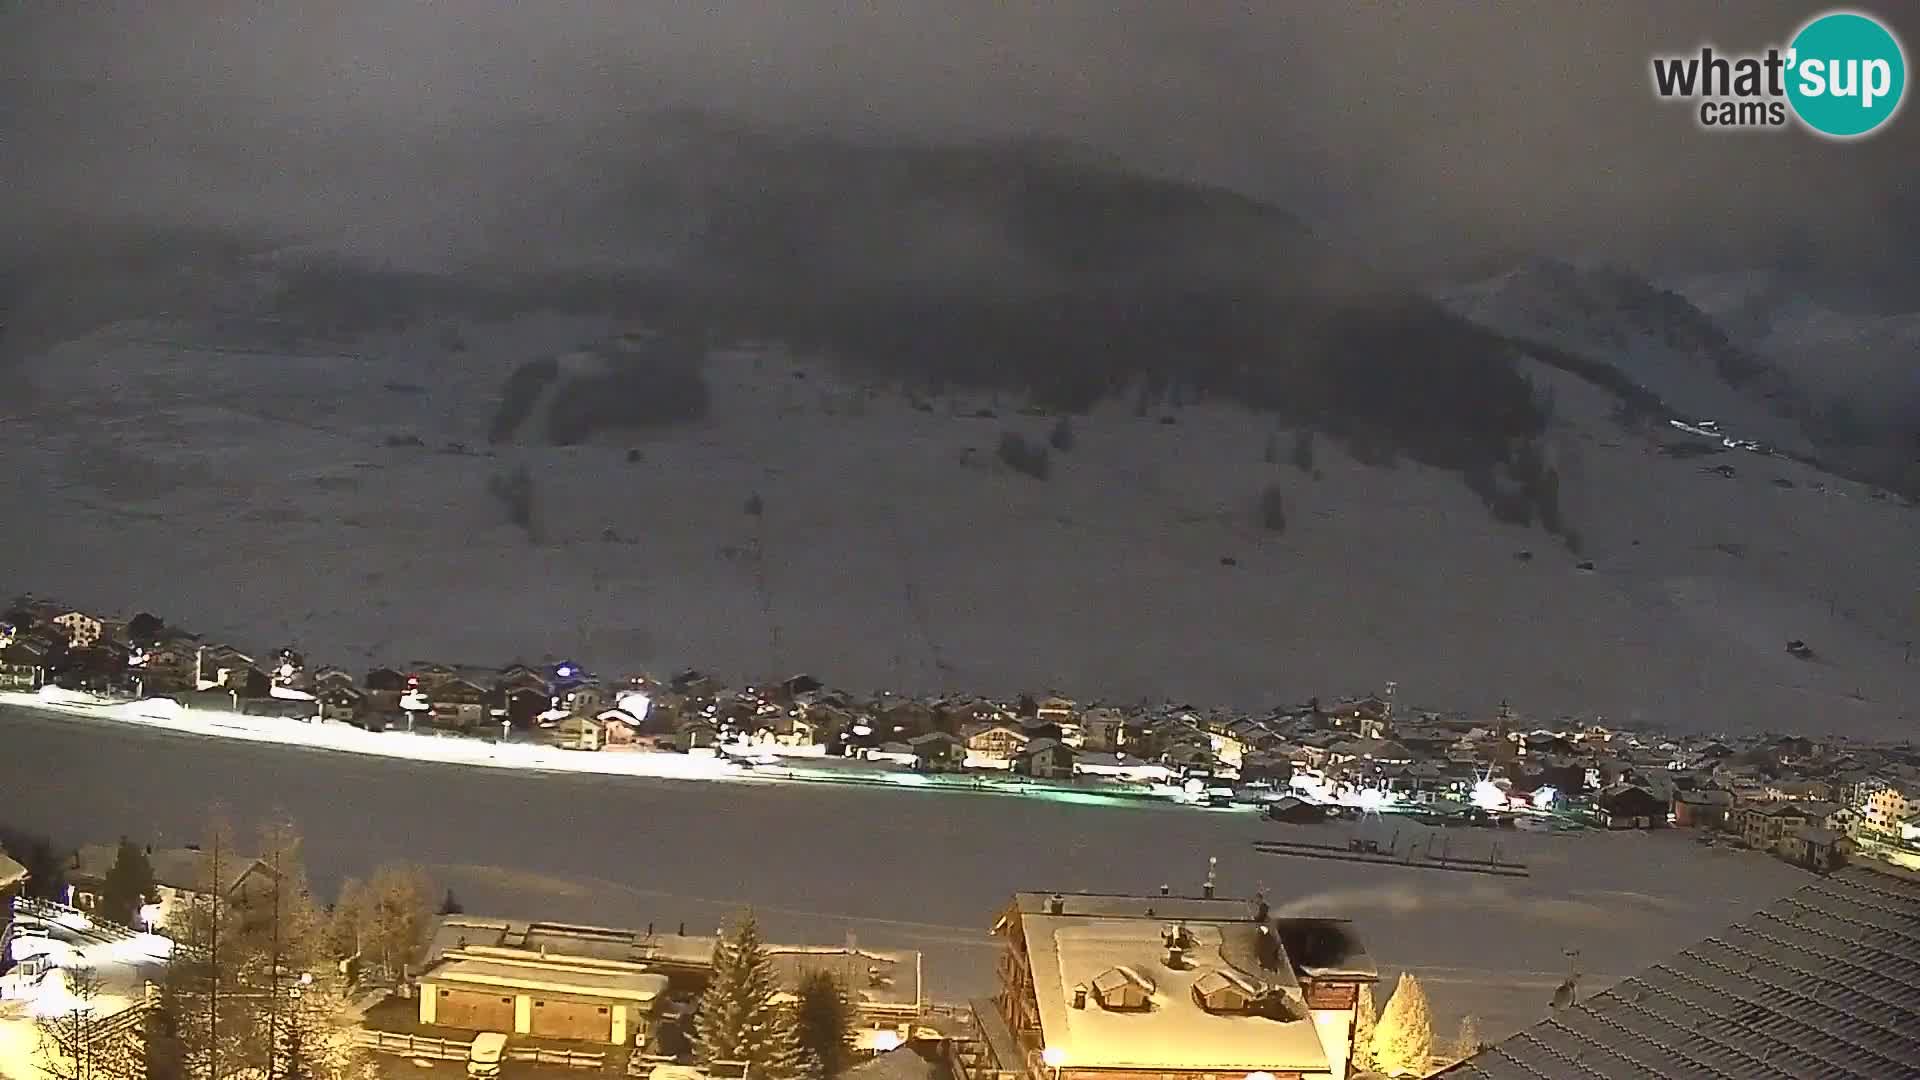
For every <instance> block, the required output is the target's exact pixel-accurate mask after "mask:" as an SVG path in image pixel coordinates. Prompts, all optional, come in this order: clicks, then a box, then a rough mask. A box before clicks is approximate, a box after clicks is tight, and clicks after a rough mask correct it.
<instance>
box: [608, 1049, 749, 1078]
mask: <svg viewBox="0 0 1920 1080" xmlns="http://www.w3.org/2000/svg"><path fill="white" fill-rule="evenodd" d="M679 1064H680V1062H678V1061H675V1060H674V1059H672V1058H670V1057H663V1056H661V1055H659V1054H635V1055H633V1056H632V1057H630V1058H628V1059H627V1075H628V1076H641V1077H644V1076H651V1075H653V1070H654V1069H655V1068H657V1067H659V1066H661V1065H679ZM701 1071H702V1072H704V1073H705V1074H706V1075H707V1077H708V1080H746V1076H747V1063H746V1062H744V1061H716V1062H714V1063H713V1064H711V1065H709V1066H707V1067H706V1068H705V1069H702V1070H701Z"/></svg>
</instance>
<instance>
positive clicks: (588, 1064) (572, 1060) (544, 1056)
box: [506, 1046, 607, 1069]
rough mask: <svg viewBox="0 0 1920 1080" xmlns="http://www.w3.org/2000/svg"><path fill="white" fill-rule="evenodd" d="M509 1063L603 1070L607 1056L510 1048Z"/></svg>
mask: <svg viewBox="0 0 1920 1080" xmlns="http://www.w3.org/2000/svg"><path fill="white" fill-rule="evenodd" d="M506 1056H507V1060H508V1061H531V1062H533V1063H534V1064H536V1065H564V1066H566V1067H567V1068H569V1069H603V1068H605V1067H606V1064H607V1055H606V1054H604V1053H602V1052H599V1051H587V1050H549V1049H547V1048H546V1047H544V1046H509V1047H507V1055H506Z"/></svg>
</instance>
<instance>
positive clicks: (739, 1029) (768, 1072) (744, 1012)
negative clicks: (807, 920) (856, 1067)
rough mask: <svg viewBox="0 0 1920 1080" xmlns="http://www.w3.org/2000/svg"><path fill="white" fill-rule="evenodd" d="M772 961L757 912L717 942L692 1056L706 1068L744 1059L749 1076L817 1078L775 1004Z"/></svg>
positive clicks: (787, 1018)
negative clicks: (762, 941) (758, 921)
mask: <svg viewBox="0 0 1920 1080" xmlns="http://www.w3.org/2000/svg"><path fill="white" fill-rule="evenodd" d="M779 989H780V987H779V984H778V983H777V982H776V981H775V980H774V975H773V965H772V963H771V962H770V961H769V960H768V959H767V953H766V948H765V947H764V946H763V945H762V944H761V941H760V927H759V925H758V924H757V923H756V922H755V921H754V918H753V914H752V913H751V912H748V913H747V914H746V915H744V916H742V917H741V919H740V923H739V925H738V926H737V927H735V929H734V932H733V936H732V937H731V938H728V937H727V936H725V935H722V936H721V937H720V938H719V939H718V940H717V941H715V942H714V946H713V975H712V978H711V980H710V981H709V982H708V983H707V989H706V991H705V992H704V993H703V994H701V995H700V1013H699V1019H698V1021H697V1026H696V1029H695V1034H694V1041H693V1052H694V1058H695V1060H696V1061H698V1062H699V1064H700V1065H701V1066H702V1067H703V1068H708V1069H711V1067H712V1065H713V1063H714V1062H717V1061H744V1062H746V1065H747V1078H748V1080H813V1078H814V1077H815V1076H817V1075H818V1067H817V1063H815V1062H813V1061H811V1060H810V1059H809V1056H808V1055H807V1054H805V1053H804V1052H803V1051H802V1050H801V1048H800V1041H799V1038H798V1037H797V1035H796V1033H795V1031H794V1026H793V1018H792V1016H791V1015H790V1014H789V1013H788V1012H787V1011H786V1010H784V1009H782V1008H780V1007H779V1005H777V1004H776V1003H775V1002H774V995H775V994H776V993H778V992H779Z"/></svg>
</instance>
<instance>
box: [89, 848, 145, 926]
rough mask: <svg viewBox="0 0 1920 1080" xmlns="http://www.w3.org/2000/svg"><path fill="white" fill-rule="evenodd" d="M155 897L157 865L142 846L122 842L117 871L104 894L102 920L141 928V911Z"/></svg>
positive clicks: (115, 865)
mask: <svg viewBox="0 0 1920 1080" xmlns="http://www.w3.org/2000/svg"><path fill="white" fill-rule="evenodd" d="M153 896H154V883H153V864H152V863H150V862H148V861H147V853H146V851H145V849H143V848H141V846H140V845H138V844H136V843H134V842H133V841H131V840H129V839H127V838H126V837H124V836H123V837H121V838H120V850H119V851H118V852H117V853H115V855H114V858H113V867H112V869H110V870H108V871H107V879H106V881H105V882H103V883H102V888H101V890H100V917H101V918H103V919H106V920H108V921H110V922H117V923H119V924H120V925H121V926H139V925H140V909H141V908H143V907H145V906H146V905H147V903H148V901H150V900H152V899H153Z"/></svg>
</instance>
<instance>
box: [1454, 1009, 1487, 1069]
mask: <svg viewBox="0 0 1920 1080" xmlns="http://www.w3.org/2000/svg"><path fill="white" fill-rule="evenodd" d="M1485 1045H1486V1044H1485V1043H1484V1042H1482V1041H1481V1039H1480V1018H1479V1017H1477V1016H1475V1015H1473V1014H1472V1013H1468V1014H1467V1015H1465V1016H1463V1017H1461V1018H1460V1033H1459V1034H1458V1035H1456V1036H1454V1040H1453V1052H1454V1055H1455V1056H1457V1057H1459V1058H1460V1059H1461V1060H1463V1061H1464V1060H1466V1059H1467V1058H1470V1057H1472V1056H1473V1055H1475V1054H1477V1053H1479V1052H1480V1050H1481V1049H1482V1048H1483V1047H1484V1046H1485Z"/></svg>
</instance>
